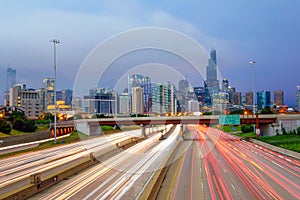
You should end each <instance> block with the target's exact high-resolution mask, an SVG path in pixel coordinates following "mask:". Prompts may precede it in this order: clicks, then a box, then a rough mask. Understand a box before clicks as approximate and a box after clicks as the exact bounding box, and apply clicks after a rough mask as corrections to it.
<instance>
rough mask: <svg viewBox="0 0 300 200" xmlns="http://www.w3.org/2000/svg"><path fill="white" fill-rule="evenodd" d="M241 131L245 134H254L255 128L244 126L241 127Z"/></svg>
mask: <svg viewBox="0 0 300 200" xmlns="http://www.w3.org/2000/svg"><path fill="white" fill-rule="evenodd" d="M241 131H242V132H243V133H249V132H253V131H254V128H253V126H247V125H243V126H242V127H241Z"/></svg>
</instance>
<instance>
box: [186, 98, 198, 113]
mask: <svg viewBox="0 0 300 200" xmlns="http://www.w3.org/2000/svg"><path fill="white" fill-rule="evenodd" d="M187 104H188V106H187V107H188V113H191V114H192V113H194V112H199V110H200V109H199V102H198V101H197V100H193V99H191V100H188V103H187Z"/></svg>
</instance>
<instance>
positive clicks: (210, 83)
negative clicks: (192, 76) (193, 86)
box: [204, 49, 219, 103]
mask: <svg viewBox="0 0 300 200" xmlns="http://www.w3.org/2000/svg"><path fill="white" fill-rule="evenodd" d="M204 85H205V90H206V95H207V97H206V99H207V103H211V102H212V101H211V99H210V98H211V97H212V94H217V93H218V92H219V80H218V79H217V53H216V50H214V49H213V50H211V52H210V59H209V60H208V66H207V67H206V81H205V82H204Z"/></svg>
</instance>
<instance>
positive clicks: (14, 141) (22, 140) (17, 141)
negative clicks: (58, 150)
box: [0, 130, 51, 147]
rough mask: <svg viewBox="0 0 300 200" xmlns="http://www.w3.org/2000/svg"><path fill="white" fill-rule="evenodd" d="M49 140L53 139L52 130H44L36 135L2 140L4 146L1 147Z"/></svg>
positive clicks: (24, 135)
mask: <svg viewBox="0 0 300 200" xmlns="http://www.w3.org/2000/svg"><path fill="white" fill-rule="evenodd" d="M49 138H51V131H50V130H44V131H39V132H35V133H24V134H23V135H16V136H8V137H3V138H0V140H2V144H1V145H0V147H6V146H11V145H16V144H22V143H27V142H33V141H38V140H44V139H49Z"/></svg>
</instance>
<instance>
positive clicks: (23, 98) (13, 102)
mask: <svg viewBox="0 0 300 200" xmlns="http://www.w3.org/2000/svg"><path fill="white" fill-rule="evenodd" d="M9 97H10V100H9V102H10V105H9V106H10V107H14V108H17V109H19V110H21V111H23V112H24V114H25V116H26V117H28V118H31V119H35V118H37V117H38V116H40V115H41V114H42V112H43V92H42V90H34V89H26V85H23V84H16V85H15V86H14V87H12V88H10V95H9Z"/></svg>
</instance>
